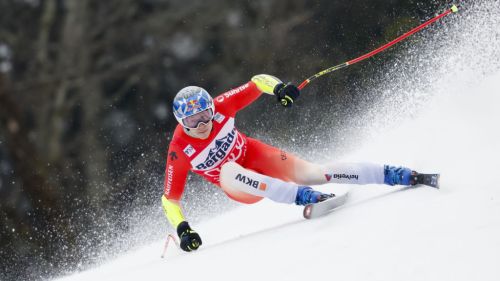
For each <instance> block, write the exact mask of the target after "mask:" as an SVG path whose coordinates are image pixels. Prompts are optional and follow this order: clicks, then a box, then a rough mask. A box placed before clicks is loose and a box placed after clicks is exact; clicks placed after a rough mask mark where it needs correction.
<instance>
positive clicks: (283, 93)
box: [273, 83, 300, 107]
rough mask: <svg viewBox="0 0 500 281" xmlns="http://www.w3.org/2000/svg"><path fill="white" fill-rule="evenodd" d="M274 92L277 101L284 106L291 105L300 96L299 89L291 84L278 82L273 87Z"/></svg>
mask: <svg viewBox="0 0 500 281" xmlns="http://www.w3.org/2000/svg"><path fill="white" fill-rule="evenodd" d="M273 92H274V94H275V95H276V97H278V102H279V103H281V105H282V106H284V107H291V106H292V104H293V102H294V101H295V100H296V99H297V98H298V97H299V96H300V90H299V88H297V86H295V85H293V84H283V83H280V84H278V85H276V87H274V91H273Z"/></svg>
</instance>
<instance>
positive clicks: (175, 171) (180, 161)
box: [161, 143, 202, 252]
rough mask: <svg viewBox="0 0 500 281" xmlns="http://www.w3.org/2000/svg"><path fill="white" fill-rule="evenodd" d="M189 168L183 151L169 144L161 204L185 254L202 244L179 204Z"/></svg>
mask: <svg viewBox="0 0 500 281" xmlns="http://www.w3.org/2000/svg"><path fill="white" fill-rule="evenodd" d="M190 166H191V165H190V164H189V161H188V159H187V158H186V156H185V155H184V153H183V151H182V150H180V149H179V148H178V147H177V146H176V145H175V144H172V143H171V144H170V147H169V149H168V159H167V168H166V171H165V183H164V185H165V190H164V192H163V196H162V197H161V202H162V205H163V211H164V212H165V215H166V216H167V219H168V221H169V222H170V224H171V225H172V226H173V227H174V228H175V229H176V230H177V235H178V236H179V239H180V246H181V249H182V250H184V251H186V252H190V251H193V250H196V249H198V247H200V246H201V244H202V242H201V238H200V235H198V233H196V231H194V230H193V229H191V227H190V226H189V223H188V222H187V221H186V219H185V217H184V214H183V213H182V209H181V204H180V199H181V197H182V193H183V192H184V186H185V184H186V178H187V174H188V172H189V169H190Z"/></svg>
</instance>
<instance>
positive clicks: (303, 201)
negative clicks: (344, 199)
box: [295, 186, 335, 206]
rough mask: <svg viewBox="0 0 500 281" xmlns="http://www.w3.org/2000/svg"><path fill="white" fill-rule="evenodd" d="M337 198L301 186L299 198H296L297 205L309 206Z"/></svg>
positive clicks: (298, 192) (333, 195) (298, 191)
mask: <svg viewBox="0 0 500 281" xmlns="http://www.w3.org/2000/svg"><path fill="white" fill-rule="evenodd" d="M332 197H335V194H333V193H332V194H326V193H322V192H319V191H316V190H314V189H312V188H310V187H309V186H299V188H298V190H297V197H296V198H295V204H297V205H303V206H305V205H307V204H313V203H318V202H321V201H325V200H326V199H328V198H332Z"/></svg>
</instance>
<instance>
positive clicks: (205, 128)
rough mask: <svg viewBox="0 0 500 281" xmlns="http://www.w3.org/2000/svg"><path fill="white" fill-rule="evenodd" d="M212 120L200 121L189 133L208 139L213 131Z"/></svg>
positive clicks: (195, 136)
mask: <svg viewBox="0 0 500 281" xmlns="http://www.w3.org/2000/svg"><path fill="white" fill-rule="evenodd" d="M212 125H213V123H212V120H210V121H208V122H207V123H200V124H199V125H198V127H197V128H195V129H189V131H188V134H189V135H190V136H192V137H194V138H198V139H206V138H208V136H209V135H210V132H211V131H212Z"/></svg>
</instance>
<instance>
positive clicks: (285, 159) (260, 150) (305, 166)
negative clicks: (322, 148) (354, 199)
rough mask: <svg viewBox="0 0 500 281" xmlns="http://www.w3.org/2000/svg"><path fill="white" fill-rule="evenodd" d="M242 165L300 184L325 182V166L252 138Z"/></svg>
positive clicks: (249, 140) (249, 139)
mask: <svg viewBox="0 0 500 281" xmlns="http://www.w3.org/2000/svg"><path fill="white" fill-rule="evenodd" d="M242 166H243V167H245V168H247V169H251V170H253V171H256V172H258V173H260V174H264V175H267V176H270V177H273V178H277V179H280V180H283V181H288V182H290V181H291V182H294V183H297V184H299V185H314V184H322V183H325V179H324V172H323V166H321V165H318V164H314V163H311V162H308V161H306V160H303V159H301V158H299V157H297V156H295V155H293V154H292V153H289V152H286V151H284V150H281V149H279V148H276V147H273V146H270V145H268V144H265V143H263V142H260V141H258V140H256V139H252V138H248V144H247V153H246V156H245V161H244V162H243V163H242Z"/></svg>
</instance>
